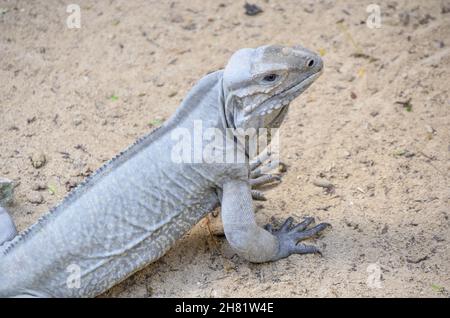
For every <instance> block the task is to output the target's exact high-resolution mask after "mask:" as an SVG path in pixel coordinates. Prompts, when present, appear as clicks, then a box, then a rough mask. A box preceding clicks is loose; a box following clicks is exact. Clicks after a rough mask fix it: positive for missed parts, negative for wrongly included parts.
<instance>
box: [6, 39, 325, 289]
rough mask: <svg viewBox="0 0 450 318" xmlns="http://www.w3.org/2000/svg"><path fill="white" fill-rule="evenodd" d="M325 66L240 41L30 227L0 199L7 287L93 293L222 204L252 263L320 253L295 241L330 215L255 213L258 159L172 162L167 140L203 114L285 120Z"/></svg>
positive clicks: (267, 124)
mask: <svg viewBox="0 0 450 318" xmlns="http://www.w3.org/2000/svg"><path fill="white" fill-rule="evenodd" d="M322 67H323V65H322V60H321V58H320V57H319V56H318V55H316V54H314V53H313V52H311V51H309V50H307V49H304V48H302V47H299V46H295V47H283V46H277V45H273V46H263V47H259V48H256V49H242V50H239V51H237V52H236V53H235V54H234V55H233V56H232V57H231V59H230V61H229V62H228V64H227V66H226V68H225V69H224V70H220V71H217V72H214V73H211V74H209V75H206V76H205V77H204V78H202V79H201V80H200V81H199V82H198V83H197V84H196V85H195V86H194V87H193V88H192V90H191V91H190V92H189V93H188V95H187V96H186V98H185V99H184V101H183V102H182V104H181V106H180V108H179V109H178V110H177V112H176V113H175V114H174V115H173V116H172V117H171V118H170V119H169V120H168V121H167V122H165V123H164V124H163V125H162V127H161V128H159V129H157V130H156V131H154V132H152V133H151V134H149V135H148V136H146V137H144V138H142V139H140V140H138V141H137V142H136V143H135V144H134V145H132V146H131V147H129V148H128V149H127V150H125V151H124V152H123V153H121V154H120V155H118V156H117V157H116V158H114V159H113V160H111V161H110V162H108V163H107V164H105V165H104V166H103V167H102V168H100V169H99V170H98V171H96V172H95V173H94V174H93V175H92V176H90V177H89V178H87V179H86V180H85V182H83V183H82V184H80V185H79V186H78V187H77V188H76V189H74V190H73V191H72V192H71V193H70V194H69V195H68V196H67V197H66V198H65V199H64V200H63V201H62V202H61V203H60V204H59V205H57V206H56V207H55V208H54V209H52V210H51V211H50V212H49V213H47V214H46V215H45V216H44V217H43V218H41V219H40V220H39V221H38V222H37V223H36V224H34V225H33V226H31V227H30V228H29V229H27V230H25V231H24V232H23V233H21V234H19V235H16V232H15V228H14V224H13V223H12V221H11V219H10V218H9V216H8V214H7V213H6V211H5V209H3V208H0V244H1V243H2V242H3V244H2V245H1V246H0V296H19V297H20V296H31V297H80V296H81V297H89V296H96V295H98V294H100V293H102V292H104V291H106V290H107V289H108V288H110V287H112V286H113V285H115V284H117V283H118V282H120V281H122V280H124V279H125V278H126V277H128V276H130V275H131V274H132V273H134V272H136V271H137V270H139V269H141V268H143V267H144V266H146V265H147V264H149V263H151V262H153V261H155V260H157V259H158V258H160V257H161V256H162V255H164V253H166V252H167V250H168V249H169V248H170V247H171V246H173V245H174V243H175V242H176V241H177V240H178V239H179V238H180V237H181V236H182V235H183V234H184V233H186V232H187V231H188V230H189V229H190V228H192V227H193V226H194V225H195V224H196V223H197V222H198V221H199V220H200V219H201V218H203V217H204V216H205V215H206V214H207V213H209V212H211V211H212V210H213V209H214V208H215V207H216V206H217V205H218V204H221V208H222V210H221V213H222V221H223V226H224V232H225V235H226V237H227V240H228V242H229V243H230V245H231V246H232V248H233V249H234V250H236V252H237V253H238V254H239V255H240V256H242V257H244V258H245V259H247V260H249V261H251V262H268V261H275V260H278V259H280V258H284V257H287V256H289V255H290V254H293V253H299V254H303V253H316V252H318V250H317V248H316V247H313V246H307V245H303V244H297V243H298V241H299V240H302V239H305V238H308V237H311V236H312V235H315V234H317V233H319V232H320V231H322V230H323V229H325V228H326V227H327V225H328V224H325V223H322V224H319V225H317V226H315V227H312V228H309V229H308V226H309V224H311V223H312V221H313V220H312V218H307V219H305V220H304V221H303V222H302V223H300V224H298V225H296V226H292V218H288V220H287V221H286V222H285V223H284V225H283V226H282V227H281V228H280V229H279V230H273V228H272V227H270V226H267V227H266V228H265V229H263V228H261V227H259V226H258V225H257V224H256V222H255V218H254V214H253V207H252V189H251V185H253V184H257V183H261V182H266V181H270V180H272V179H273V177H271V176H270V175H269V176H262V177H261V176H259V177H258V175H260V173H258V172H255V171H254V172H253V173H252V172H251V171H250V170H251V168H255V167H256V166H257V164H254V165H249V163H248V162H247V163H235V162H231V163H226V162H225V163H174V161H173V160H172V158H171V151H170V149H172V148H173V147H174V146H175V145H176V142H177V141H176V140H174V139H173V138H171V133H172V132H173V131H174V130H175V129H179V128H183V129H187V130H188V131H192V130H193V126H194V122H195V121H198V120H201V122H202V124H203V127H204V128H216V129H219V130H222V131H225V130H226V129H227V128H243V129H248V128H256V129H258V128H271V127H278V126H279V125H280V124H281V122H282V121H283V118H284V117H285V115H286V112H287V110H288V105H289V103H290V102H291V101H292V100H293V99H294V98H296V97H297V96H298V95H300V94H301V93H302V92H303V91H304V90H305V89H306V88H307V87H309V86H310V85H311V83H313V82H314V81H315V80H316V79H317V78H318V77H319V75H320V73H321V71H322ZM224 136H228V137H226V138H231V142H232V143H233V142H234V143H236V138H235V137H229V135H226V134H225V133H224ZM228 141H230V140H228ZM238 149H240V150H238V151H244V152H245V150H242V149H245V147H244V148H242V147H241V148H239V147H238ZM250 159H254V158H250ZM256 162H258V160H257V161H256ZM258 169H259V168H258ZM252 177H257V178H256V179H255V178H252ZM255 195H256V196H258V195H257V194H256V193H255ZM70 266H75V268H78V269H79V281H78V285H77V284H75V286H71V285H70V284H68V276H69V274H70V271H68V268H70Z"/></svg>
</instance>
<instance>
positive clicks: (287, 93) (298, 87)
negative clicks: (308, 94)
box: [257, 70, 322, 116]
mask: <svg viewBox="0 0 450 318" xmlns="http://www.w3.org/2000/svg"><path fill="white" fill-rule="evenodd" d="M321 74H322V70H320V71H319V72H317V73H314V74H312V75H310V76H308V77H307V78H305V79H304V80H303V81H301V82H299V83H297V84H294V85H292V86H290V87H288V88H286V89H285V90H283V91H281V92H280V93H278V94H276V95H273V96H272V97H270V98H269V99H267V100H265V101H264V102H263V103H261V104H260V105H259V107H257V109H258V108H259V109H261V108H264V106H265V104H268V103H270V102H271V101H273V100H274V99H279V100H280V101H279V102H278V103H277V104H275V105H273V106H271V107H268V108H267V109H264V110H263V111H261V112H260V113H259V115H260V116H264V115H267V114H270V113H271V112H272V111H273V110H275V109H280V108H283V107H285V106H287V105H289V103H290V102H292V100H294V99H295V98H296V97H297V96H298V95H300V94H301V93H302V92H304V91H305V90H306V89H307V88H308V87H309V86H310V85H311V84H312V83H313V82H314V81H315V80H316V79H317V78H318V77H319V76H320V75H321Z"/></svg>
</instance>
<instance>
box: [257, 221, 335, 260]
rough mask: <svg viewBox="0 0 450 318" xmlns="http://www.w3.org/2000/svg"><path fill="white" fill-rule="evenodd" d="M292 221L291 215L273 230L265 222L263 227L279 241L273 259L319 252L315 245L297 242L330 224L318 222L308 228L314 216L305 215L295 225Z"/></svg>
mask: <svg viewBox="0 0 450 318" xmlns="http://www.w3.org/2000/svg"><path fill="white" fill-rule="evenodd" d="M293 221H294V219H293V218H292V217H289V218H287V220H286V221H285V222H284V223H283V225H282V226H281V227H280V229H279V230H274V228H273V227H272V225H271V224H267V225H266V226H265V227H264V228H265V229H266V230H267V231H268V232H270V233H271V234H272V235H274V236H276V237H277V238H278V240H279V242H280V250H279V251H278V254H277V255H276V256H275V258H274V260H278V259H281V258H285V257H288V256H289V255H291V254H310V253H317V254H321V252H320V251H319V249H318V248H317V247H315V246H311V245H305V244H297V243H298V241H301V240H305V239H308V238H311V237H313V236H315V235H317V234H319V233H320V232H322V231H323V230H325V229H326V228H327V227H329V226H331V225H330V224H328V223H320V224H318V225H316V226H314V227H312V228H309V229H308V226H309V225H310V224H311V223H313V222H314V218H312V217H307V218H305V219H304V221H303V222H301V223H299V224H297V225H295V226H293V225H292V223H293Z"/></svg>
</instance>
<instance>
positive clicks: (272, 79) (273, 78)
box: [263, 74, 278, 82]
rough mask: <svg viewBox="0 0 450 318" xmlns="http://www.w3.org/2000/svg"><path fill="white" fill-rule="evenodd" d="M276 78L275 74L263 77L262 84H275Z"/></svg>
mask: <svg viewBox="0 0 450 318" xmlns="http://www.w3.org/2000/svg"><path fill="white" fill-rule="evenodd" d="M277 78H278V75H277V74H268V75H266V76H264V77H263V81H264V82H275V81H276V80H277Z"/></svg>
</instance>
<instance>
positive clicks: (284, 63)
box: [223, 45, 323, 129]
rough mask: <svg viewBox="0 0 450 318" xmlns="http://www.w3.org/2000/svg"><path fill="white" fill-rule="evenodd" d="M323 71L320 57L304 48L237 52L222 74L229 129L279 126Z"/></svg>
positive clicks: (268, 47) (277, 48) (276, 47)
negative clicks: (297, 100) (290, 107)
mask: <svg viewBox="0 0 450 318" xmlns="http://www.w3.org/2000/svg"><path fill="white" fill-rule="evenodd" d="M322 68H323V63H322V59H321V58H320V56H318V55H317V54H315V53H313V52H311V51H309V50H307V49H305V48H303V47H301V46H294V47H284V46H279V45H270V46H262V47H258V48H256V49H241V50H239V51H237V52H236V53H235V54H233V56H232V57H231V59H230V61H229V62H228V64H227V66H226V67H225V70H224V73H223V90H224V103H225V105H224V106H225V118H226V121H227V126H228V127H231V128H243V129H247V128H255V129H258V128H272V127H279V125H280V124H281V122H282V120H283V118H284V117H285V115H286V112H287V109H288V105H289V103H290V102H291V101H292V100H293V99H294V98H296V97H297V96H299V95H300V94H301V93H302V92H303V91H305V90H306V89H307V88H308V87H309V86H310V85H311V84H312V83H313V82H314V81H315V80H316V79H317V78H318V77H319V76H320V74H321V71H322Z"/></svg>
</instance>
